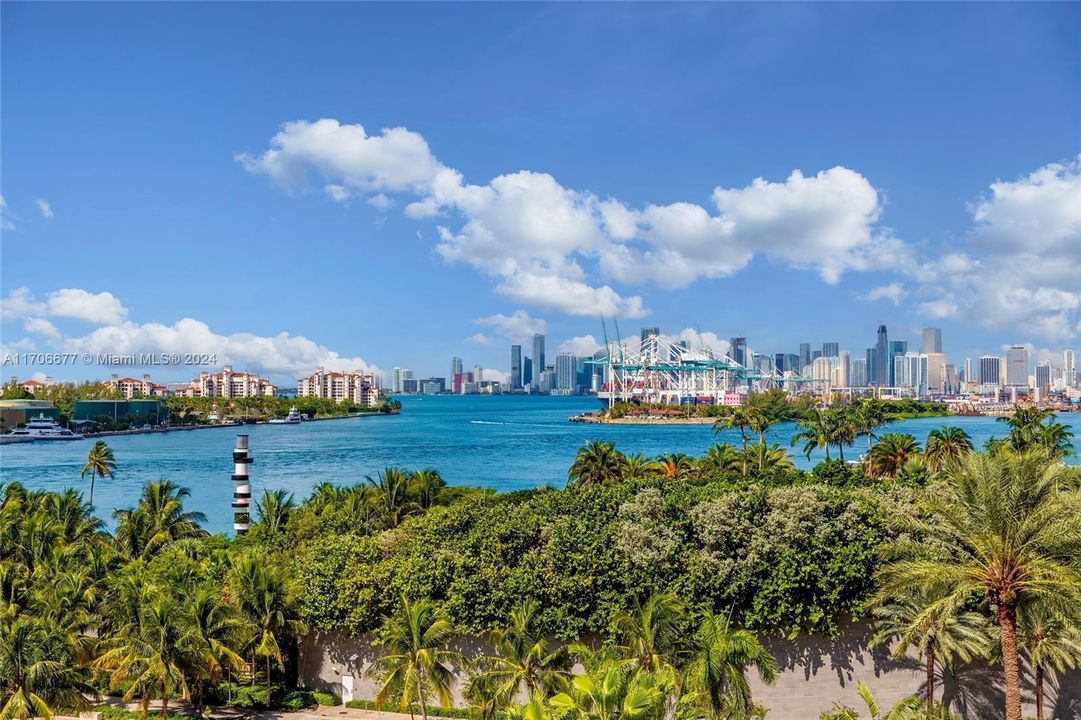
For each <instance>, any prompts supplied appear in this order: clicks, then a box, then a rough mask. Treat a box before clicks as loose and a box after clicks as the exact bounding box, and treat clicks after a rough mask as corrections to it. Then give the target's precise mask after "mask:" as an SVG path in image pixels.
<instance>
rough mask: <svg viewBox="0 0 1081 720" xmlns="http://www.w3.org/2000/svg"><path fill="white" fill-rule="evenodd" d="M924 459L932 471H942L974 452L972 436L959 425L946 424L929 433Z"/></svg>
mask: <svg viewBox="0 0 1081 720" xmlns="http://www.w3.org/2000/svg"><path fill="white" fill-rule="evenodd" d="M926 448H927V449H926V451H925V452H924V460H925V462H926V463H927V467H928V468H929V469H930V470H931V472H940V471H942V470H943V469H945V468H946V467H947V466H948V465H952V464H953V463H956V462H957V461H959V460H960V459H961V458H963V457H964V456H966V455H968V454H969V453H970V452H972V438H971V437H969V434H968V433H967V432H965V431H964V430H962V429H961V428H959V427H954V426H952V425H946V426H944V427H940V428H935V429H934V430H932V431H931V432H929V433H928V434H927V444H926Z"/></svg>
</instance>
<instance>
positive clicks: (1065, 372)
mask: <svg viewBox="0 0 1081 720" xmlns="http://www.w3.org/2000/svg"><path fill="white" fill-rule="evenodd" d="M1062 377H1063V378H1064V379H1065V381H1066V387H1076V386H1077V356H1076V355H1075V354H1074V351H1073V350H1063V351H1062Z"/></svg>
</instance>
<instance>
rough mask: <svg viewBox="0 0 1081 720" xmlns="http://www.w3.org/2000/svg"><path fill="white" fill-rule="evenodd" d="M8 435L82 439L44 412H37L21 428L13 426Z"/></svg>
mask: <svg viewBox="0 0 1081 720" xmlns="http://www.w3.org/2000/svg"><path fill="white" fill-rule="evenodd" d="M8 436H9V437H28V438H30V439H32V440H82V439H83V436H82V435H77V434H76V433H73V432H72V431H71V430H68V429H67V428H62V427H60V425H59V424H58V423H57V422H56V421H55V420H53V419H52V418H50V417H45V413H38V416H37V417H36V418H34V419H33V420H30V421H28V422H27V423H26V425H24V426H23V427H21V428H15V429H14V430H12V431H11V432H10V433H8Z"/></svg>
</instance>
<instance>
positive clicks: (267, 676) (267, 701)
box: [266, 655, 271, 708]
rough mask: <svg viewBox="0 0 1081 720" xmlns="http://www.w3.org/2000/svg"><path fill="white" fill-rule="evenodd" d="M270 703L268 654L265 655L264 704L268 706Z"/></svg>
mask: <svg viewBox="0 0 1081 720" xmlns="http://www.w3.org/2000/svg"><path fill="white" fill-rule="evenodd" d="M270 705H271V703H270V655H267V656H266V706H267V707H268V708H269V707H270Z"/></svg>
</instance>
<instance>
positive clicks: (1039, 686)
mask: <svg viewBox="0 0 1081 720" xmlns="http://www.w3.org/2000/svg"><path fill="white" fill-rule="evenodd" d="M1033 680H1034V682H1035V684H1036V720H1043V667H1041V666H1040V665H1037V666H1036V672H1035V677H1034V678H1033Z"/></svg>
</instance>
